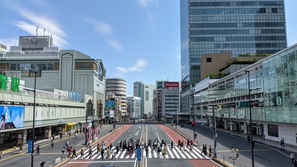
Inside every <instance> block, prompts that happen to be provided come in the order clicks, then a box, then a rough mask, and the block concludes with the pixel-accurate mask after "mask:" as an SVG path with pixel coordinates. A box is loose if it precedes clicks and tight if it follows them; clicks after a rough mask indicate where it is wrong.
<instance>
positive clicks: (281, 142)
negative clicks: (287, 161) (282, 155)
mask: <svg viewBox="0 0 297 167" xmlns="http://www.w3.org/2000/svg"><path fill="white" fill-rule="evenodd" d="M280 145H281V147H284V148H285V139H284V138H282V139H281V141H280Z"/></svg>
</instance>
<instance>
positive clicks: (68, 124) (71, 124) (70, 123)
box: [67, 122, 76, 126]
mask: <svg viewBox="0 0 297 167" xmlns="http://www.w3.org/2000/svg"><path fill="white" fill-rule="evenodd" d="M73 125H76V123H74V122H69V123H67V126H73Z"/></svg>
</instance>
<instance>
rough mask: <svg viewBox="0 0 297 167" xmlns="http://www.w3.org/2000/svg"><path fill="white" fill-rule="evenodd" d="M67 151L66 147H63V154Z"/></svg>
mask: <svg viewBox="0 0 297 167" xmlns="http://www.w3.org/2000/svg"><path fill="white" fill-rule="evenodd" d="M65 151H66V149H65V147H63V148H62V153H63V155H64V154H65Z"/></svg>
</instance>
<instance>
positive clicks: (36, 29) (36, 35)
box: [36, 26, 39, 36]
mask: <svg viewBox="0 0 297 167" xmlns="http://www.w3.org/2000/svg"><path fill="white" fill-rule="evenodd" d="M38 28H39V26H37V28H36V36H38Z"/></svg>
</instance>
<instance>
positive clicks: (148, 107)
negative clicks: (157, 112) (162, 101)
mask: <svg viewBox="0 0 297 167" xmlns="http://www.w3.org/2000/svg"><path fill="white" fill-rule="evenodd" d="M133 85H134V89H133V94H134V96H136V97H140V98H141V117H144V116H148V115H150V114H152V113H153V98H154V97H153V92H154V89H155V85H153V84H144V83H143V82H141V81H137V82H134V84H133Z"/></svg>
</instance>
